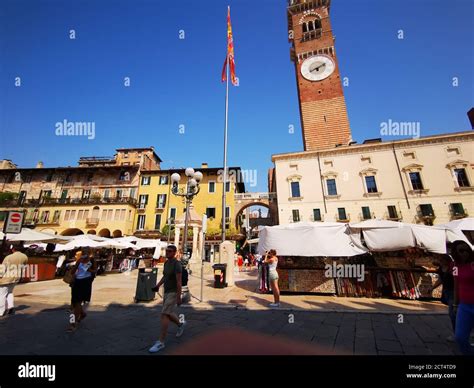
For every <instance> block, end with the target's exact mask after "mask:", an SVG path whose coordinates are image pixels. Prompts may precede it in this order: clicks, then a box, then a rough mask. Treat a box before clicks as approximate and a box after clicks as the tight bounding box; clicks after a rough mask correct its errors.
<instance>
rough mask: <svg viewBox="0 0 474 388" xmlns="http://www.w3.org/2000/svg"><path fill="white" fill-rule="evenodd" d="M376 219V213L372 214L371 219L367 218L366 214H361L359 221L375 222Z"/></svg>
mask: <svg viewBox="0 0 474 388" xmlns="http://www.w3.org/2000/svg"><path fill="white" fill-rule="evenodd" d="M373 219H375V213H374V212H371V213H370V217H365V216H364V213H359V220H360V221H367V220H373Z"/></svg>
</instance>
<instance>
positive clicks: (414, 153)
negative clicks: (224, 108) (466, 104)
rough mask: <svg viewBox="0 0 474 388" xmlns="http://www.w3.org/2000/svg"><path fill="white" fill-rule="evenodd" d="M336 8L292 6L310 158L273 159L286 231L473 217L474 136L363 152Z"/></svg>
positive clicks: (318, 2) (321, 3)
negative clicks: (346, 83) (341, 56)
mask: <svg viewBox="0 0 474 388" xmlns="http://www.w3.org/2000/svg"><path fill="white" fill-rule="evenodd" d="M330 5H331V1H330V0H289V5H288V23H289V36H290V41H291V42H292V48H291V57H292V60H293V61H294V62H295V71H296V78H297V83H298V99H299V105H300V114H301V123H302V132H303V142H304V150H305V151H303V152H295V153H288V154H279V155H273V157H272V161H273V162H274V169H272V170H271V172H270V177H269V178H270V179H269V182H270V184H269V191H270V192H276V193H277V202H278V211H277V212H278V217H277V218H278V221H279V223H280V224H287V223H291V222H300V221H339V222H359V221H362V220H367V219H371V218H378V219H389V220H397V221H405V222H411V223H424V224H428V225H430V224H439V223H445V222H448V221H450V220H453V219H456V218H461V217H466V216H468V215H469V214H473V213H472V212H473V211H474V209H473V203H474V180H473V179H474V176H473V173H472V169H473V166H474V160H473V156H474V133H473V132H472V131H466V132H459V133H451V134H440V135H435V136H428V137H420V138H412V139H404V140H395V141H382V139H372V140H367V141H364V142H363V144H357V142H355V141H353V140H352V138H351V135H350V128H349V121H348V119H347V112H346V107H345V102H344V96H343V91H342V85H341V80H340V76H339V71H338V66H337V60H336V55H335V49H334V46H333V40H334V38H333V33H332V29H331V27H330V21H329V11H330Z"/></svg>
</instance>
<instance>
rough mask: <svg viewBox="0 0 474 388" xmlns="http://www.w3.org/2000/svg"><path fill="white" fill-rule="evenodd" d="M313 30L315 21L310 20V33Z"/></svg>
mask: <svg viewBox="0 0 474 388" xmlns="http://www.w3.org/2000/svg"><path fill="white" fill-rule="evenodd" d="M313 30H314V24H313V21H312V20H310V21H309V22H308V31H313Z"/></svg>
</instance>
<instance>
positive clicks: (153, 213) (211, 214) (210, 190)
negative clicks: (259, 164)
mask: <svg viewBox="0 0 474 388" xmlns="http://www.w3.org/2000/svg"><path fill="white" fill-rule="evenodd" d="M195 170H196V171H200V172H201V173H202V174H203V179H202V181H201V183H200V185H199V193H198V194H197V195H196V196H195V197H194V199H193V201H192V205H193V208H194V211H195V212H196V213H197V214H198V215H200V216H202V215H203V214H206V215H207V217H208V223H207V225H208V230H207V236H208V237H209V238H212V237H217V238H218V237H219V236H220V235H221V230H222V227H221V223H222V191H223V184H222V178H223V169H221V168H209V167H208V166H207V164H206V163H203V164H202V165H201V168H195ZM240 171H241V170H240V167H230V168H229V182H228V184H227V193H226V205H227V211H226V215H225V217H226V225H227V228H228V229H227V230H228V232H227V233H228V234H229V235H235V234H236V233H237V230H236V226H235V222H234V218H235V214H234V209H235V202H234V194H236V193H243V192H244V191H245V190H244V184H243V183H240V180H239V176H240ZM173 173H178V174H180V175H181V177H182V179H181V181H180V182H179V185H178V187H179V189H184V188H185V186H186V179H185V174H184V169H170V170H155V171H142V173H141V175H140V184H139V188H138V204H137V212H136V215H135V221H134V227H135V235H137V236H138V235H139V236H142V237H161V238H162V239H163V240H169V241H173V240H174V234H173V233H171V230H170V229H172V228H173V225H174V223H175V220H178V219H180V218H182V217H183V216H184V213H185V203H184V200H183V198H182V197H179V196H176V195H174V194H173V193H172V192H171V186H172V185H171V175H172V174H173ZM170 225H171V228H170Z"/></svg>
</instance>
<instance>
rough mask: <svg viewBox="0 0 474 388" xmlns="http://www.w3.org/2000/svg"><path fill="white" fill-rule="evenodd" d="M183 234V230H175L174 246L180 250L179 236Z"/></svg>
mask: <svg viewBox="0 0 474 388" xmlns="http://www.w3.org/2000/svg"><path fill="white" fill-rule="evenodd" d="M180 233H181V228H180V227H178V226H176V227H175V228H174V245H176V247H177V248H178V249H179V234H180Z"/></svg>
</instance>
